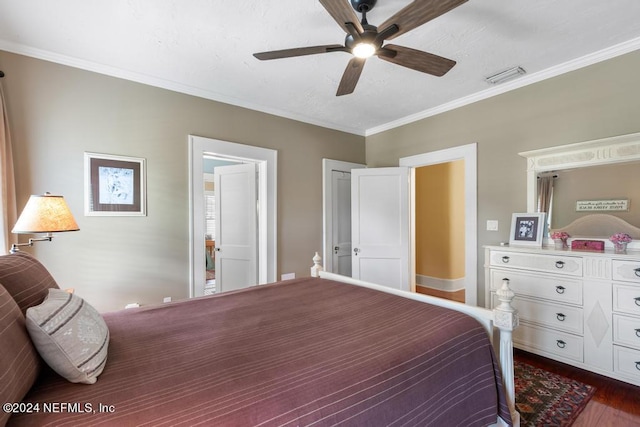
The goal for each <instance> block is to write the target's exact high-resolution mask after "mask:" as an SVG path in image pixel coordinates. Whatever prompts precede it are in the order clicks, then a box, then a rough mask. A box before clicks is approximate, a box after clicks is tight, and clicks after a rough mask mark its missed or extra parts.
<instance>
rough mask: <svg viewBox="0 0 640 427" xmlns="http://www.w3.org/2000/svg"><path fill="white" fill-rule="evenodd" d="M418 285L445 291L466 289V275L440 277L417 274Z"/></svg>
mask: <svg viewBox="0 0 640 427" xmlns="http://www.w3.org/2000/svg"><path fill="white" fill-rule="evenodd" d="M416 286H422V287H425V288H431V289H437V290H439V291H443V292H457V291H461V290H464V289H465V286H464V277H461V278H459V279H440V278H438V277H430V276H423V275H421V274H416Z"/></svg>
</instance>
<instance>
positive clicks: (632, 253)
mask: <svg viewBox="0 0 640 427" xmlns="http://www.w3.org/2000/svg"><path fill="white" fill-rule="evenodd" d="M483 247H484V248H486V249H491V250H494V251H509V252H524V253H532V254H533V253H535V254H546V255H562V256H576V257H606V258H616V259H629V260H638V259H640V250H636V249H627V252H626V253H615V252H614V250H613V249H611V248H605V250H604V252H601V251H585V250H571V249H555V248H554V247H552V246H551V247H549V246H543V247H542V248H536V247H531V246H510V245H504V246H503V245H485V246H483Z"/></svg>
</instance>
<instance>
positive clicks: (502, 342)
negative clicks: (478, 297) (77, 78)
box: [311, 252, 520, 427]
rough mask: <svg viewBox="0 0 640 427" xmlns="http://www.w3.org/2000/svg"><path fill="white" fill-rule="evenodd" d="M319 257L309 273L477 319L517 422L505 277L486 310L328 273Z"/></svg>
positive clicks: (514, 316) (512, 314)
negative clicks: (494, 355)
mask: <svg viewBox="0 0 640 427" xmlns="http://www.w3.org/2000/svg"><path fill="white" fill-rule="evenodd" d="M320 261H321V258H320V256H319V255H318V253H317V252H316V254H315V256H314V257H313V266H312V267H311V276H312V277H320V278H323V279H329V280H335V281H338V282H343V283H348V284H352V285H357V286H362V287H365V288H369V289H375V290H377V291H381V292H386V293H388V294H393V295H398V296H401V297H404V298H409V299H412V300H415V301H420V302H424V303H428V304H433V305H437V306H440V307H445V308H450V309H452V310H456V311H459V312H462V313H465V314H468V315H469V316H471V317H473V318H475V319H476V320H478V321H479V322H480V323H481V324H482V325H483V326H484V328H485V329H486V331H487V334H488V335H489V339H490V340H491V342H492V343H493V346H494V349H495V351H496V353H497V354H498V357H499V361H500V370H501V372H502V379H503V381H504V387H505V392H506V395H507V403H508V404H509V411H510V412H511V419H512V422H513V425H514V426H516V427H517V426H519V425H520V414H519V413H518V412H517V411H516V409H515V381H514V373H513V336H512V333H513V330H514V329H515V328H516V327H517V326H518V312H517V310H516V309H514V308H513V306H512V305H511V302H512V301H513V297H514V296H515V295H514V293H513V291H512V290H511V289H510V288H509V280H508V279H504V280H503V281H502V287H501V288H500V289H499V290H498V291H497V292H496V295H497V297H498V300H499V301H500V304H499V305H498V306H497V307H496V308H494V309H493V310H488V309H486V308H482V307H475V306H470V305H466V304H462V303H459V302H455V301H450V300H446V299H442V298H436V297H432V296H429V295H424V294H418V293H414V292H407V291H402V290H399V289H394V288H390V287H386V286H382V285H377V284H375V283H370V282H365V281H362V280H358V279H353V278H351V277H347V276H342V275H339V274H335V273H329V272H326V271H324V269H323V268H322V265H321V264H320ZM496 334H497V336H498V337H499V341H498V342H496V340H495V339H494V337H495V336H496ZM495 425H497V426H504V425H506V423H505V422H504V420H502V419H501V418H498V420H497V422H496V424H495Z"/></svg>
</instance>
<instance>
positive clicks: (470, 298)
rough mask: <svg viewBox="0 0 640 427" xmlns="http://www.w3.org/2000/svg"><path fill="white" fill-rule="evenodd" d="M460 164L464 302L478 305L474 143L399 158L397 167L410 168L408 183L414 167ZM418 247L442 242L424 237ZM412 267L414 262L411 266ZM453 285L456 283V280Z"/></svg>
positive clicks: (413, 217)
mask: <svg viewBox="0 0 640 427" xmlns="http://www.w3.org/2000/svg"><path fill="white" fill-rule="evenodd" d="M458 160H462V161H463V170H464V171H463V174H464V179H463V180H464V184H463V187H464V208H463V212H464V221H463V222H464V233H463V234H464V236H461V237H460V239H463V241H464V244H463V249H462V250H463V251H464V278H463V282H464V302H465V303H466V304H469V305H478V225H477V224H478V184H477V179H478V178H477V144H475V143H474V144H467V145H461V146H458V147H453V148H447V149H443V150H438V151H432V152H430V153H424V154H418V155H415V156H410V157H404V158H401V159H400V166H406V167H409V168H411V169H412V182H415V171H416V169H417V168H421V167H425V166H432V165H438V164H443V163H449V162H456V161H458ZM415 188H416V186H415V184H414V185H413V186H412V196H411V197H412V202H411V206H412V211H413V212H412V214H411V222H412V224H411V230H412V231H411V238H412V243H411V246H412V257H413V259H414V260H415V256H416V255H415V254H416V232H415V230H416V213H415V206H416V200H415V198H416V197H418V196H417V195H416V192H415ZM425 239H426V240H425V241H424V242H423V243H422V244H427V245H435V246H438V245H441V244H442V242H441V241H439V240H437V239H435V238H431V239H429V238H428V237H426V238H425ZM414 266H415V263H414ZM456 282H457V280H456Z"/></svg>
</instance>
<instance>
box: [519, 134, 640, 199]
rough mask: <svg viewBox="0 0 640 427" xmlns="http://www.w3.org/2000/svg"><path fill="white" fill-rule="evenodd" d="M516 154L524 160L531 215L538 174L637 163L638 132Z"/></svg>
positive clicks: (639, 149)
mask: <svg viewBox="0 0 640 427" xmlns="http://www.w3.org/2000/svg"><path fill="white" fill-rule="evenodd" d="M518 155H520V156H522V157H525V158H526V159H527V211H528V212H535V211H536V209H537V192H538V190H537V182H536V181H537V176H538V173H540V172H546V171H552V170H562V169H575V168H580V167H587V166H599V165H606V164H614V163H624V162H633V161H637V160H640V133H630V134H628V135H619V136H613V137H610V138H602V139H595V140H592V141H585V142H578V143H574V144H567V145H559V146H555V147H549V148H542V149H540V150H532V151H525V152H522V153H518Z"/></svg>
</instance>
